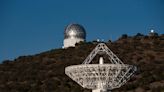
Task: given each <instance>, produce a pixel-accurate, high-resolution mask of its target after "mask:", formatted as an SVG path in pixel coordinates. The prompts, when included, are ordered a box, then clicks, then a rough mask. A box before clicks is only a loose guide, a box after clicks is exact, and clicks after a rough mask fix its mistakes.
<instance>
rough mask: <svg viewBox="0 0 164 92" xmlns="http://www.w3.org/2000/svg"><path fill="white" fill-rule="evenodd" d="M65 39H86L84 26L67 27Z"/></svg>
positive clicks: (72, 25)
mask: <svg viewBox="0 0 164 92" xmlns="http://www.w3.org/2000/svg"><path fill="white" fill-rule="evenodd" d="M64 38H65V39H67V38H81V39H85V38H86V32H85V29H84V27H83V26H81V25H79V24H70V25H68V26H67V27H66V29H65V32H64Z"/></svg>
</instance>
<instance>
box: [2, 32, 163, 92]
mask: <svg viewBox="0 0 164 92" xmlns="http://www.w3.org/2000/svg"><path fill="white" fill-rule="evenodd" d="M96 44H97V43H96V42H87V43H80V44H77V46H76V47H75V48H68V49H53V50H50V51H47V52H43V53H40V54H36V55H33V56H20V57H19V58H17V59H15V60H14V61H9V60H6V61H4V62H3V63H2V64H0V92H91V90H87V89H83V88H82V87H80V86H79V85H78V84H77V83H75V82H74V81H72V80H71V79H70V78H69V77H67V76H66V75H65V74H64V69H65V67H66V66H69V65H74V64H81V63H82V62H83V60H84V59H85V58H86V57H87V55H89V53H90V52H91V51H92V49H93V48H94V47H95V46H96ZM106 44H107V46H108V47H109V48H110V49H111V50H112V51H113V52H114V53H115V54H116V55H117V56H118V57H119V58H120V59H121V60H122V61H123V62H124V63H126V64H133V65H136V66H137V68H138V71H137V72H136V74H135V76H134V77H133V78H132V79H131V80H130V81H128V83H126V84H125V85H124V86H122V87H121V88H119V89H115V90H113V91H112V92H164V35H161V36H158V37H147V36H134V37H126V36H123V37H121V38H120V39H118V40H117V41H115V42H110V41H109V42H107V43H106Z"/></svg>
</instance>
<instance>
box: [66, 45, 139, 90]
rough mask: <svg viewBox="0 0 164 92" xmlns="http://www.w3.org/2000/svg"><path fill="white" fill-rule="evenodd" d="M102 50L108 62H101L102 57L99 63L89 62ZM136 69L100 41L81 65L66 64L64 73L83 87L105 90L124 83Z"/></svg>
mask: <svg viewBox="0 0 164 92" xmlns="http://www.w3.org/2000/svg"><path fill="white" fill-rule="evenodd" d="M102 52H105V53H106V54H107V55H108V56H109V60H110V61H111V63H110V64H103V58H102V57H100V60H99V64H89V63H90V62H91V61H92V59H93V58H94V57H95V56H96V54H98V53H102ZM136 70H137V68H136V67H135V66H132V65H127V64H124V63H123V62H122V61H121V60H120V59H119V58H118V57H117V56H116V55H115V54H114V53H113V52H112V51H111V50H110V49H109V48H108V47H107V46H106V45H105V44H104V43H100V44H98V45H97V46H96V48H95V49H94V50H93V51H92V52H91V53H90V55H89V56H88V57H87V58H86V59H85V61H84V62H83V63H82V64H81V65H72V66H68V67H66V68H65V73H66V75H68V76H69V77H70V78H71V79H72V80H74V81H76V82H77V83H78V84H79V85H81V86H82V87H83V88H87V89H92V92H107V91H109V90H112V89H114V88H119V87H121V86H122V85H124V84H125V83H126V82H127V81H128V80H129V79H130V77H131V76H132V75H133V73H134V72H135V71H136Z"/></svg>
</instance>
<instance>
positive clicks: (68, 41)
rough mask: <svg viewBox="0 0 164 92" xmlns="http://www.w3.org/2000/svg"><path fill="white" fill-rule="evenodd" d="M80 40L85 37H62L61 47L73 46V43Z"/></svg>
mask: <svg viewBox="0 0 164 92" xmlns="http://www.w3.org/2000/svg"><path fill="white" fill-rule="evenodd" d="M80 41H82V42H84V41H85V39H79V38H68V39H64V46H63V48H68V47H75V44H76V43H79V42H80Z"/></svg>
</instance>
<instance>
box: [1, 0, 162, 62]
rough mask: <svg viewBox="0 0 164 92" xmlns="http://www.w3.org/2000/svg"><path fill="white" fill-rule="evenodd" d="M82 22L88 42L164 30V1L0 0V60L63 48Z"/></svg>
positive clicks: (160, 32)
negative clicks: (70, 30) (70, 29)
mask: <svg viewBox="0 0 164 92" xmlns="http://www.w3.org/2000/svg"><path fill="white" fill-rule="evenodd" d="M70 23H79V24H81V25H83V26H84V28H85V29H86V32H87V41H92V40H95V39H104V40H105V41H108V40H109V39H111V40H113V41H114V40H116V39H117V38H118V37H120V36H121V35H122V34H128V35H135V34H137V33H142V34H148V33H149V31H150V29H154V30H155V31H156V32H158V33H159V34H163V33H164V0H0V62H2V61H3V60H7V59H11V60H12V59H15V58H17V57H18V56H24V55H33V54H37V53H40V52H44V51H47V50H51V49H55V48H61V47H62V45H63V38H64V35H63V32H64V29H65V27H66V26H67V25H68V24H70Z"/></svg>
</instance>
